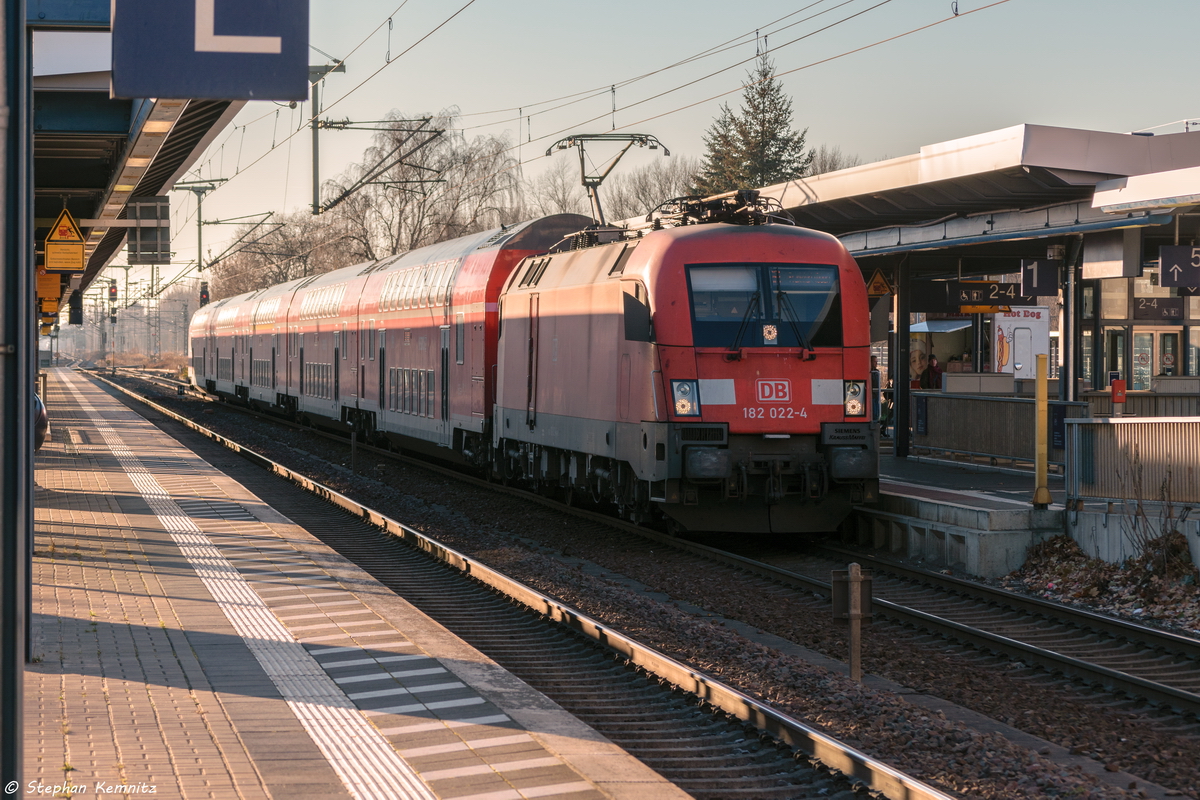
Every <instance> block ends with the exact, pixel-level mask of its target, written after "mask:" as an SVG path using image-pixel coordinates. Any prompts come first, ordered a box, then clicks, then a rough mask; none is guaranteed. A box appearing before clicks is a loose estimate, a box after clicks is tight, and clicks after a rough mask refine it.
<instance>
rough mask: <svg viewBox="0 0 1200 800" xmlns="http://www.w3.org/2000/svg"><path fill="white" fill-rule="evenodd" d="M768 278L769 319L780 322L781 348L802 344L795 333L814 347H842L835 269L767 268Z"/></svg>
mask: <svg viewBox="0 0 1200 800" xmlns="http://www.w3.org/2000/svg"><path fill="white" fill-rule="evenodd" d="M768 275H769V280H770V289H771V291H770V300H771V305H772V307H773V311H774V315H773V316H774V317H775V318H776V319H778V320H779V321H780V323H781V324H780V326H779V339H780V344H782V345H784V346H785V347H787V346H792V347H795V346H797V345H800V344H803V342H798V341H796V339H797V334H799V336H800V337H801V338H803V339H808V340H809V343H810V344H811V345H812V346H814V347H841V346H842V305H841V302H840V299H841V296H840V294H839V292H838V270H837V267H834V266H825V265H820V264H805V265H798V266H771V267H769V268H768ZM793 323H794V325H793Z"/></svg>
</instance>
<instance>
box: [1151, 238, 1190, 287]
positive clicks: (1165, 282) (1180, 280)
mask: <svg viewBox="0 0 1200 800" xmlns="http://www.w3.org/2000/svg"><path fill="white" fill-rule="evenodd" d="M1158 261H1159V269H1160V272H1159V276H1158V282H1159V285H1160V286H1172V287H1174V286H1188V287H1192V286H1200V247H1174V246H1166V247H1160V248H1158Z"/></svg>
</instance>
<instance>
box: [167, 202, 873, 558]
mask: <svg viewBox="0 0 1200 800" xmlns="http://www.w3.org/2000/svg"><path fill="white" fill-rule="evenodd" d="M869 327H870V326H869V311H868V305H867V294H866V287H865V285H864V282H863V278H862V273H861V271H860V270H859V268H858V266H857V265H856V264H855V262H854V260H853V258H852V257H851V256H850V254H849V253H848V252H847V251H846V249H845V248H844V247H843V246H842V244H841V243H840V242H839V241H838V240H837V239H836V238H835V237H833V236H830V235H827V234H824V233H821V232H818V231H813V230H808V229H805V228H802V227H798V226H796V225H795V224H794V223H793V224H789V220H788V219H787V218H785V217H784V215H782V213H781V210H780V209H778V208H776V207H772V205H771V204H770V203H768V202H767V201H765V200H763V199H761V198H760V197H759V196H758V194H757V193H756V192H752V191H740V192H733V193H730V194H729V195H722V196H718V197H716V198H677V199H676V200H673V201H669V202H668V203H665V204H664V205H663V206H660V208H659V209H658V210H657V211H656V212H654V213H653V214H652V215H650V216H649V217H648V218H647V222H646V223H644V224H640V225H637V226H629V227H599V226H596V225H593V224H592V221H591V220H590V219H589V218H587V217H583V216H579V215H574V214H557V215H551V216H545V217H541V218H538V219H534V220H531V221H528V222H524V223H520V224H514V225H509V226H505V227H501V228H498V229H495V230H490V231H485V232H482V233H478V234H473V235H470V236H464V237H462V238H458V239H453V240H450V241H445V242H441V243H439V244H435V245H431V246H428V247H422V248H419V249H416V250H413V251H411V252H408V253H405V254H403V255H398V256H393V257H389V258H384V259H381V260H378V261H374V262H370V263H365V264H360V265H357V266H353V267H348V268H344V269H338V270H335V271H332V272H326V273H323V274H317V275H312V276H310V277H305V278H301V279H297V280H293V281H289V282H287V283H283V284H279V285H276V286H271V287H269V288H265V289H260V290H257V291H254V292H249V293H246V294H242V295H239V296H236V297H229V298H225V299H222V300H219V301H215V302H213V303H210V304H209V305H206V306H204V307H203V308H202V309H201V310H200V311H199V312H198V313H197V314H196V315H195V316H194V317H193V318H192V321H191V325H190V329H189V373H190V379H191V381H192V383H193V384H194V385H195V386H196V387H197V388H199V389H201V390H203V391H205V392H207V393H209V394H211V395H214V396H217V397H219V398H222V399H224V400H227V401H229V402H236V403H242V404H245V405H249V406H252V407H254V408H257V409H260V410H263V411H268V412H271V413H275V414H280V415H283V416H286V417H289V418H292V419H295V420H298V421H300V422H302V423H306V424H309V425H313V426H320V427H323V428H329V429H335V430H341V431H345V432H347V433H348V434H349V433H351V432H352V433H354V435H356V436H357V437H358V438H359V441H365V442H373V443H376V444H378V445H380V446H385V447H389V448H392V449H398V450H401V451H403V452H411V453H415V454H425V455H427V456H432V457H436V458H441V459H443V460H448V461H452V462H456V463H459V464H462V465H465V466H467V467H470V468H473V469H475V470H479V471H482V472H484V473H486V474H487V475H489V476H490V477H492V478H494V479H496V480H499V481H504V482H507V483H511V484H516V485H521V486H525V487H527V488H529V489H531V490H535V491H538V492H541V493H543V494H546V495H550V496H556V497H558V498H559V499H561V500H563V501H564V502H568V503H570V502H575V501H577V500H580V501H583V500H586V501H590V502H592V503H597V504H601V505H605V506H609V507H611V508H613V509H614V510H615V511H616V512H617V513H618V514H619V515H620V516H621V517H622V518H624V519H628V520H631V521H634V522H649V521H651V520H660V521H662V522H664V523H665V524H666V525H667V526H668V527H669V528H670V529H672V530H676V531H717V532H722V531H723V532H745V533H768V534H805V533H822V532H828V531H831V530H834V529H836V527H837V526H838V524H839V523H840V522H841V521H842V520H843V519H844V518H845V517H846V516H847V515H848V514H849V513H850V510H851V508H852V506H853V505H854V504H857V503H863V502H870V501H873V500H874V499H876V498H877V496H878V492H879V455H878V425H877V423H876V422H874V421H872V419H871V416H870V410H871V403H870V402H869V396H868V388H869V385H870V384H869V368H870V352H869V351H870V341H869V339H870V334H869Z"/></svg>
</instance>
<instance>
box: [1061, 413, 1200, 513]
mask: <svg viewBox="0 0 1200 800" xmlns="http://www.w3.org/2000/svg"><path fill="white" fill-rule="evenodd" d="M1066 422H1067V425H1066V427H1067V470H1066V472H1067V474H1066V489H1067V497H1068V499H1072V500H1073V499H1076V498H1088V499H1094V500H1108V501H1112V502H1121V501H1125V500H1138V501H1146V502H1169V503H1173V504H1176V505H1189V504H1193V503H1200V417H1140V418H1138V417H1125V418H1121V417H1117V418H1110V419H1069V420H1067V421H1066Z"/></svg>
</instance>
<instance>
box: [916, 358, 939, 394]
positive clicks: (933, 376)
mask: <svg viewBox="0 0 1200 800" xmlns="http://www.w3.org/2000/svg"><path fill="white" fill-rule="evenodd" d="M921 388H922V389H934V390H936V391H941V389H942V368H941V366H940V365H939V364H938V357H937V356H935V355H930V356H929V364H928V366H926V367H925V371H924V372H922V373H921Z"/></svg>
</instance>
